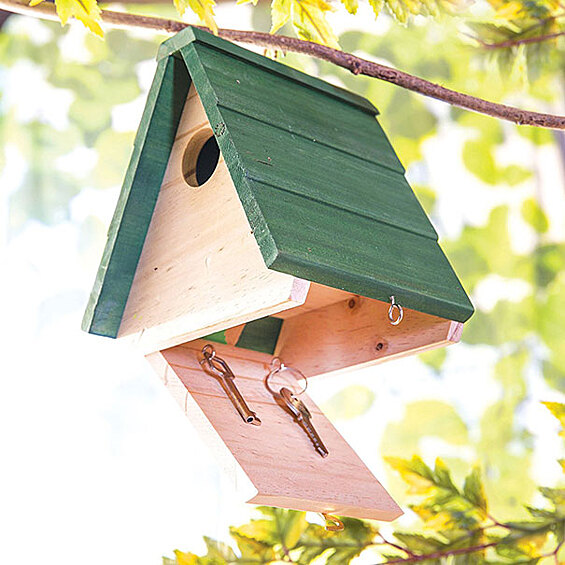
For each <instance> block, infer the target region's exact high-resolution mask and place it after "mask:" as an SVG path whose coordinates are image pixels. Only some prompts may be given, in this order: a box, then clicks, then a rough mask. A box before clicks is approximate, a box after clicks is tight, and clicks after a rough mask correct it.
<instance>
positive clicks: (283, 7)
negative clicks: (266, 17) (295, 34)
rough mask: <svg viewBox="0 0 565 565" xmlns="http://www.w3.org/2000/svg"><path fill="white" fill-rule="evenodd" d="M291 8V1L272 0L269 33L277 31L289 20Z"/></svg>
mask: <svg viewBox="0 0 565 565" xmlns="http://www.w3.org/2000/svg"><path fill="white" fill-rule="evenodd" d="M291 8H292V0H273V1H272V2H271V33H275V32H276V31H278V30H279V29H280V28H281V27H282V26H283V25H284V24H286V22H288V20H290V12H291Z"/></svg>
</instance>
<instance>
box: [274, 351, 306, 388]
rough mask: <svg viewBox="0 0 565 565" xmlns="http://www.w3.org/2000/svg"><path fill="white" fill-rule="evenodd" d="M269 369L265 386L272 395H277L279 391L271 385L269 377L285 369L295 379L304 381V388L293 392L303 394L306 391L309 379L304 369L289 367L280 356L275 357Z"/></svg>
mask: <svg viewBox="0 0 565 565" xmlns="http://www.w3.org/2000/svg"><path fill="white" fill-rule="evenodd" d="M269 369H270V370H269V374H268V375H267V376H266V377H265V386H266V387H267V390H268V391H269V392H270V393H271V394H272V395H274V396H276V395H277V394H278V393H277V392H276V391H275V390H273V389H272V388H271V386H270V385H269V379H270V378H271V377H272V376H273V375H277V374H280V373H284V372H285V371H288V372H289V373H291V374H292V375H294V380H298V379H302V380H303V381H304V386H303V388H302V390H301V391H300V392H296V393H294V392H293V394H294V396H300V395H301V394H304V393H305V392H306V389H307V388H308V379H307V378H306V376H305V375H304V373H303V372H302V371H299V370H298V369H294V368H292V367H287V366H286V365H285V364H284V363H283V362H282V361H281V359H280V358H279V357H273V359H272V361H271V364H270V366H269Z"/></svg>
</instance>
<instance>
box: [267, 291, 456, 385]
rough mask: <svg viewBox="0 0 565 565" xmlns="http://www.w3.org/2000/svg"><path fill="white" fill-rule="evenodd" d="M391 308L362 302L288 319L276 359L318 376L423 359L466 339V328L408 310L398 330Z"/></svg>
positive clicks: (350, 301) (366, 300)
mask: <svg viewBox="0 0 565 565" xmlns="http://www.w3.org/2000/svg"><path fill="white" fill-rule="evenodd" d="M307 303H308V302H306V304H307ZM300 308H303V307H300ZM388 308H389V304H385V303H383V302H380V301H378V300H371V299H369V298H362V297H359V296H357V297H355V298H350V299H348V300H344V301H341V302H337V303H335V304H331V305H329V306H326V307H322V308H318V309H317V310H312V311H306V312H304V313H302V314H300V315H299V316H295V317H291V318H287V319H285V321H284V323H283V326H282V329H281V333H280V336H279V340H278V343H277V347H276V350H275V354H276V355H278V356H279V357H280V358H281V359H282V360H283V362H284V363H286V364H287V365H291V366H296V367H298V368H300V370H301V371H302V372H303V373H304V374H306V375H308V376H315V375H321V374H326V373H331V372H335V371H341V370H350V369H359V368H362V367H366V366H370V365H374V364H377V363H381V362H383V361H387V360H391V359H395V358H398V357H402V356H405V355H412V354H415V353H421V352H423V351H428V350H430V349H436V348H438V347H444V346H446V345H450V344H452V343H456V342H458V341H459V339H460V338H461V331H462V328H463V324H462V323H460V322H453V321H451V320H446V319H444V318H438V317H436V316H430V315H428V314H422V313H421V312H416V311H414V310H408V309H404V319H403V321H402V322H401V323H400V324H399V325H398V326H393V325H391V324H390V322H389V320H388Z"/></svg>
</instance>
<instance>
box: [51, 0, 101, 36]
mask: <svg viewBox="0 0 565 565" xmlns="http://www.w3.org/2000/svg"><path fill="white" fill-rule="evenodd" d="M55 7H56V8H57V15H58V16H59V19H60V20H61V23H62V24H63V25H65V24H66V23H67V22H68V21H69V18H72V17H75V18H76V19H77V20H80V21H81V22H82V23H83V24H84V25H85V26H86V27H87V28H88V29H89V30H90V31H92V32H93V33H95V34H96V35H98V36H99V37H103V35H104V32H103V31H102V28H101V27H100V24H99V23H98V22H99V21H100V13H101V10H100V8H99V7H98V3H97V2H96V0H55Z"/></svg>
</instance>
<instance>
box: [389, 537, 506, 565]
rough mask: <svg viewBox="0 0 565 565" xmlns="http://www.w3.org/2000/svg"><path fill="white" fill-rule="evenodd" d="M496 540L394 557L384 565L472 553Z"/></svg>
mask: <svg viewBox="0 0 565 565" xmlns="http://www.w3.org/2000/svg"><path fill="white" fill-rule="evenodd" d="M497 543H498V542H491V543H484V544H482V545H476V546H473V547H460V548H459V549H450V550H447V551H437V552H435V553H428V554H427V555H414V556H413V557H405V558H401V559H394V560H393V561H387V562H386V565H393V564H394V563H418V562H419V561H428V560H433V559H441V558H442V557H449V556H450V555H465V554H467V553H474V552H476V551H483V550H484V549H488V548H489V547H494V546H495V545H497Z"/></svg>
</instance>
